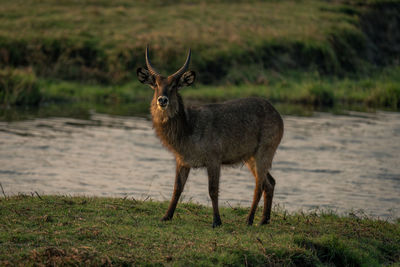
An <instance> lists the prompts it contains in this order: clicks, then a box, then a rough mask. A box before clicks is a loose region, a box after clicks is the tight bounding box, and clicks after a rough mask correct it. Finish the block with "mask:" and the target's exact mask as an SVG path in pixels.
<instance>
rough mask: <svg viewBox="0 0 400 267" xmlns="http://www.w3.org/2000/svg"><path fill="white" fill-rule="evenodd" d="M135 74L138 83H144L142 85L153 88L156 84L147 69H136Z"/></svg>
mask: <svg viewBox="0 0 400 267" xmlns="http://www.w3.org/2000/svg"><path fill="white" fill-rule="evenodd" d="M136 74H137V76H138V80H139V82H141V83H144V84H149V85H151V86H154V85H155V84H156V81H155V79H154V76H153V75H151V74H150V72H149V71H148V70H147V69H145V68H138V69H137V70H136Z"/></svg>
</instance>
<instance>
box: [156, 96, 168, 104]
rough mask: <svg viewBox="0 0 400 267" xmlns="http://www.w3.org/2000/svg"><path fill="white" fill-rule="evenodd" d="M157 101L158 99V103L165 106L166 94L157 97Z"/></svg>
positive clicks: (166, 102)
mask: <svg viewBox="0 0 400 267" xmlns="http://www.w3.org/2000/svg"><path fill="white" fill-rule="evenodd" d="M157 101H158V104H159V105H160V106H166V105H167V104H168V97H166V96H159V97H158V99H157Z"/></svg>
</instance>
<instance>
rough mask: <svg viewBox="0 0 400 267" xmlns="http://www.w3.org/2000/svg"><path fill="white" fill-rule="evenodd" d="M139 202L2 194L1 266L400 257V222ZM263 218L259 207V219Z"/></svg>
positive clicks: (370, 261)
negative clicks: (267, 216)
mask: <svg viewBox="0 0 400 267" xmlns="http://www.w3.org/2000/svg"><path fill="white" fill-rule="evenodd" d="M167 205H168V203H166V202H153V201H151V200H148V201H138V200H135V199H128V198H124V199H119V198H97V197H67V196H39V195H37V197H36V196H35V197H32V196H27V195H18V196H14V197H6V198H1V199H0V244H1V246H0V265H5V266H13V265H106V266H111V265H160V264H161V265H207V266H210V265H212V266H215V265H217V266H222V265H296V266H297V265H302V266H303V265H307V266H317V265H321V264H323V265H342V266H343V265H352V266H377V265H389V264H399V263H400V224H399V222H396V223H390V222H386V221H381V220H375V219H369V218H359V217H357V216H354V215H353V216H350V217H341V216H338V215H335V214H333V213H327V212H311V213H309V214H305V213H294V214H287V212H285V211H283V210H279V209H275V210H274V211H273V214H272V221H271V224H269V225H266V226H253V227H248V226H246V225H245V218H246V213H247V209H245V208H239V207H230V208H226V207H225V208H221V214H222V220H223V225H222V226H221V227H218V228H216V229H213V228H212V227H211V221H212V209H211V208H209V207H205V206H202V205H197V204H192V203H180V204H179V205H178V208H177V210H176V214H175V217H174V219H173V220H172V221H169V222H161V221H160V220H159V219H160V217H161V215H162V214H163V212H164V211H165V209H166V208H167ZM260 216H261V214H260V213H257V216H256V217H260Z"/></svg>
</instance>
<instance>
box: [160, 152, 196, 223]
mask: <svg viewBox="0 0 400 267" xmlns="http://www.w3.org/2000/svg"><path fill="white" fill-rule="evenodd" d="M189 172H190V167H186V166H184V165H183V164H181V163H180V162H179V161H178V160H177V162H176V175H175V185H174V192H173V194H172V199H171V202H170V203H169V207H168V210H167V212H166V213H165V215H164V217H163V218H162V219H161V220H162V221H167V220H171V219H172V217H173V216H174V211H175V208H176V205H177V204H178V200H179V197H180V196H181V193H182V191H183V188H184V187H185V183H186V180H187V178H188V176H189Z"/></svg>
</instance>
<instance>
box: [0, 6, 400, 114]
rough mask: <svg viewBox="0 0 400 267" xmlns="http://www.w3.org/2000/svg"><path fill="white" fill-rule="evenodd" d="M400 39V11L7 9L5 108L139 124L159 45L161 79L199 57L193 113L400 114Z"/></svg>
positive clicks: (0, 49) (1, 61)
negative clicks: (275, 107)
mask: <svg viewBox="0 0 400 267" xmlns="http://www.w3.org/2000/svg"><path fill="white" fill-rule="evenodd" d="M22 5H23V7H24V8H21V6H22ZM249 14H251V16H249ZM399 27H400V2H399V1H397V0H376V1H357V0H352V1H318V0H308V1H296V0H285V1H272V0H270V1H268V0H265V1H262V0H252V1H241V0H236V1H225V0H197V1H187V0H180V1H157V0H151V1H128V0H118V1H112V2H109V1H104V0H90V1H56V0H45V1H35V0H28V1H21V0H18V1H10V0H0V76H1V80H0V103H1V104H2V105H3V106H6V107H8V106H12V105H25V106H26V105H31V106H32V105H38V104H39V103H42V104H43V103H45V104H46V105H47V104H48V103H60V102H66V101H67V102H70V103H71V102H73V103H76V102H82V103H84V104H85V105H87V103H90V105H92V106H93V105H98V104H102V105H112V106H114V107H116V106H119V105H122V104H125V103H130V104H132V103H133V104H134V106H135V108H134V110H141V113H142V112H143V110H145V109H147V106H146V105H145V104H143V103H144V102H146V103H147V102H148V100H149V94H148V91H146V90H147V89H146V88H144V87H141V86H140V85H139V84H138V82H137V81H136V74H135V73H136V71H135V70H136V68H137V67H139V66H143V65H144V47H145V45H146V44H150V45H151V58H152V61H153V63H154V65H156V66H157V69H159V70H160V71H161V73H163V74H168V73H172V72H174V71H175V70H176V69H177V68H179V67H180V66H181V65H182V63H183V61H184V58H185V56H186V50H187V49H188V48H189V47H191V48H192V51H193V55H192V62H191V68H192V69H193V70H195V71H196V72H197V74H198V76H197V77H198V81H197V87H196V88H194V89H187V90H185V91H183V94H184V95H185V97H187V99H189V100H190V101H193V102H199V101H200V102H213V101H220V100H224V99H230V98H237V97H245V96H253V95H256V96H265V97H267V98H269V99H271V100H272V102H274V103H278V104H283V105H284V106H287V105H293V104H296V105H299V104H300V105H303V106H307V109H309V108H310V107H311V108H321V107H323V108H329V109H330V108H336V107H341V108H350V109H362V110H369V109H376V108H379V109H389V110H398V109H399V105H400V101H399V98H400V96H399V95H400V82H399V79H398V76H399V73H400V71H399V67H398V66H399V64H398V63H399V62H400V61H399V60H400V31H396V29H398V28H399ZM24 75H26V78H22V76H24ZM21 80H22V81H21ZM3 81H5V82H3ZM3 84H6V85H5V86H3ZM21 88H22V89H21ZM32 88H33V89H32ZM37 88H40V92H39V94H38V90H37ZM24 90H26V91H27V92H25V91H24ZM31 92H33V94H31ZM150 95H151V94H150ZM150 97H151V96H150ZM292 110H293V109H292Z"/></svg>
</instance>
